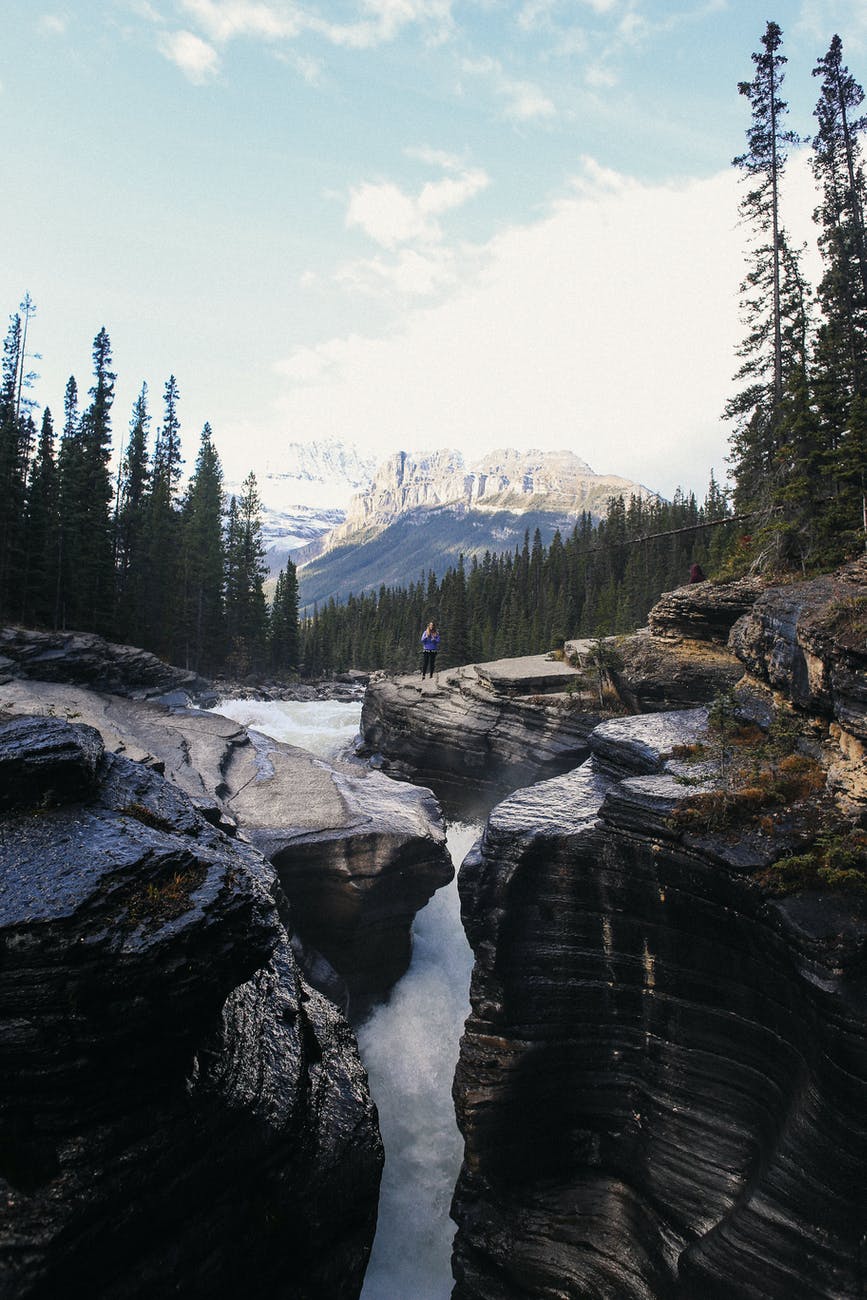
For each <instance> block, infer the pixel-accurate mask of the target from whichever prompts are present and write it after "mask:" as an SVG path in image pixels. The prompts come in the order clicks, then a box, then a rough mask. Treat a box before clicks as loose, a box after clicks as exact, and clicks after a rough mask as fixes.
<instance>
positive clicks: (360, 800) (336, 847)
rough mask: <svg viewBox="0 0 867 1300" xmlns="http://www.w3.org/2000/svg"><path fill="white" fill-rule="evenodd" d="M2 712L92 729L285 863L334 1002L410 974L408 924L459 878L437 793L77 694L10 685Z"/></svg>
mask: <svg viewBox="0 0 867 1300" xmlns="http://www.w3.org/2000/svg"><path fill="white" fill-rule="evenodd" d="M4 710H5V711H6V712H7V714H30V713H37V712H38V713H43V714H45V713H48V714H53V715H55V716H56V717H58V718H66V719H73V720H75V721H81V722H86V723H88V724H90V725H92V726H94V727H96V728H97V729H98V731H99V733H100V735H101V736H102V738H103V742H104V744H105V745H106V747H107V748H108V749H109V750H110V751H112V752H115V753H122V754H124V755H125V756H127V757H129V758H133V759H136V760H137V761H138V762H140V763H144V764H146V765H148V766H150V767H154V768H156V769H157V770H158V771H161V772H164V773H165V774H166V776H167V777H169V779H170V780H171V781H172V782H173V783H174V784H175V785H176V786H178V787H179V788H180V789H181V790H183V791H184V792H185V793H186V794H187V795H188V796H189V797H190V798H191V799H192V800H193V801H194V803H195V804H196V806H197V808H198V809H199V811H200V812H202V814H203V815H204V816H206V817H207V818H208V819H209V820H210V821H212V822H214V823H215V824H217V825H220V826H222V827H224V828H228V829H232V830H234V829H239V830H240V832H241V833H242V834H243V835H244V836H245V837H246V838H247V839H248V840H250V841H251V842H252V843H253V844H255V845H256V847H257V848H259V849H260V850H261V851H262V852H263V853H264V854H265V855H266V856H267V857H268V858H269V860H270V861H272V862H273V863H274V864H275V865H276V866H277V868H278V871H279V875H280V880H281V883H282V884H283V887H284V889H285V891H286V894H287V895H288V897H289V899H290V902H291V905H292V924H293V929H294V930H295V931H297V932H298V934H299V935H300V938H301V939H302V941H303V942H304V944H305V945H306V946H307V947H306V948H305V949H304V952H305V953H306V957H305V961H306V960H307V957H309V963H308V964H307V966H306V969H307V971H308V974H309V977H310V978H311V979H314V980H315V981H316V983H317V986H320V987H323V988H325V989H326V990H327V991H328V992H329V994H330V995H331V996H333V997H336V998H337V999H338V1000H341V1001H345V999H346V997H347V995H348V996H349V997H350V998H351V999H352V1003H353V1009H354V1010H355V1009H359V1008H361V1007H363V1006H364V1005H366V1004H367V1002H368V1001H369V1000H370V999H371V998H373V997H376V996H382V995H384V994H385V993H386V992H387V991H388V989H389V988H391V986H392V984H394V982H395V980H397V979H398V978H399V977H400V975H402V974H403V972H404V971H405V970H406V968H407V966H408V964H409V960H410V952H411V945H410V928H411V924H412V918H413V916H414V915H415V913H416V911H417V910H418V909H419V908H420V907H422V906H424V904H425V903H426V902H427V900H428V899H429V898H430V896H431V895H432V894H433V892H434V890H435V889H438V888H439V887H440V885H443V884H445V883H447V882H448V881H449V880H451V878H452V875H453V867H452V864H451V860H450V858H449V856H448V853H447V851H446V847H445V833H444V830H443V824H442V817H441V814H440V811H439V808H438V807H437V805H436V803H435V801H434V800H433V799H432V798H431V796H430V794H429V793H428V792H427V791H425V790H419V789H416V788H414V787H412V786H407V785H396V784H395V783H394V782H392V781H389V780H388V778H387V777H385V776H383V775H381V774H379V773H376V772H372V771H365V770H364V769H363V768H359V767H357V766H354V767H350V766H348V765H346V764H339V763H334V764H328V763H324V762H322V761H321V760H319V759H316V758H314V757H313V756H312V755H311V754H308V753H307V752H306V751H305V750H301V749H297V748H295V747H294V746H292V745H284V744H281V743H279V742H277V741H274V740H269V739H267V738H266V737H264V736H258V735H256V734H255V733H253V734H252V736H251V734H249V733H248V732H247V731H246V730H245V729H244V728H243V727H240V726H239V725H238V724H237V723H235V722H232V721H230V720H229V719H228V718H223V717H221V716H220V715H219V714H213V713H201V712H198V711H196V710H190V709H181V710H175V711H170V710H169V709H167V708H166V707H165V706H161V705H159V704H157V703H152V702H148V701H144V702H143V701H139V700H132V699H125V698H121V697H118V696H113V695H106V694H100V693H97V692H91V691H87V690H85V689H83V688H81V687H77V686H65V685H61V684H55V683H50V682H34V681H29V680H15V681H10V682H8V683H7V684H6V685H5V686H2V687H0V712H2V711H4ZM307 949H312V951H309V952H307ZM299 951H301V950H300V949H299ZM317 953H321V954H322V955H324V957H325V958H326V960H327V963H329V964H330V966H331V967H333V968H334V970H336V972H337V974H338V975H339V977H340V981H342V984H341V983H340V981H337V982H335V981H334V979H333V972H329V970H328V968H327V967H323V966H322V964H321V963H320V962H319V961H318V958H317Z"/></svg>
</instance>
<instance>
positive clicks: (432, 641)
mask: <svg viewBox="0 0 867 1300" xmlns="http://www.w3.org/2000/svg"><path fill="white" fill-rule="evenodd" d="M421 648H422V651H423V654H422V657H421V679H422V681H424V679H425V674H426V673H427V672H428V670H429V671H430V675H431V678H433V675H434V665H435V664H436V661H437V651H438V650H439V648H440V634H439V632H438V631H437V625H436V623H435V622H434V621H433V619H431V621H430V622H429V623H428V625H427V627H426V628H425V630H424V631H423V632H422V634H421Z"/></svg>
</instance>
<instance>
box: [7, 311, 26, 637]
mask: <svg viewBox="0 0 867 1300" xmlns="http://www.w3.org/2000/svg"><path fill="white" fill-rule="evenodd" d="M21 352H22V347H21V317H20V316H19V315H18V314H17V313H16V314H15V315H14V316H11V317H10V324H9V330H8V332H7V334H6V339H5V342H4V345H3V362H2V371H0V616H2V617H7V618H8V617H10V616H15V615H17V613H18V611H19V608H20V601H21V573H22V567H23V558H24V557H23V544H24V530H23V521H24V498H25V490H26V483H27V462H28V452H29V440H30V436H31V432H30V428H31V426H30V424H29V423H28V422H27V421H26V420H23V419H22V418H21V417H20V413H19V391H20V390H19V367H20V365H21Z"/></svg>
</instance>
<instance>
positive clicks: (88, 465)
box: [75, 326, 116, 632]
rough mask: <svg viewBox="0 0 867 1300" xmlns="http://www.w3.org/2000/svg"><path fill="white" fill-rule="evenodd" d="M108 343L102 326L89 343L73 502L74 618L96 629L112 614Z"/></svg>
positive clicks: (104, 627) (111, 377)
mask: <svg viewBox="0 0 867 1300" xmlns="http://www.w3.org/2000/svg"><path fill="white" fill-rule="evenodd" d="M111 360H112V359H111V343H110V341H109V337H108V332H107V330H106V329H105V326H103V328H102V329H101V330H100V331H99V333H98V334H97V336H96V338H95V339H94V341H93V372H94V383H93V387H92V388H91V389H90V398H91V401H90V405H89V406H88V408H87V410H86V411H85V412H84V415H83V416H82V419H81V426H80V434H79V440H80V448H81V453H82V466H81V468H82V482H81V487H82V492H81V496H80V497H79V499H78V501H77V502H76V507H75V508H76V509H77V511H78V515H79V519H80V531H79V535H78V554H77V558H76V565H77V573H76V578H77V581H76V587H75V590H76V596H77V599H76V622H77V623H78V624H80V625H81V626H82V627H86V628H89V629H92V630H95V631H98V632H108V631H109V630H110V624H111V619H112V616H113V612H114V550H113V546H112V521H111V511H110V507H111V500H112V487H111V477H110V475H109V469H108V465H109V461H110V459H111V408H112V405H113V403H114V385H115V379H116V375H115V374H114V372H113V371H112V370H111Z"/></svg>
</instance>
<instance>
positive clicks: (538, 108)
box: [461, 55, 557, 122]
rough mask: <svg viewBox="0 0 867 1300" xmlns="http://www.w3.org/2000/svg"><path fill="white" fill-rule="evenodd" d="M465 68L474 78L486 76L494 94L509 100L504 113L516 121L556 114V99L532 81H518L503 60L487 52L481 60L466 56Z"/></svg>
mask: <svg viewBox="0 0 867 1300" xmlns="http://www.w3.org/2000/svg"><path fill="white" fill-rule="evenodd" d="M461 67H462V70H463V71H464V72H465V73H468V74H469V75H470V76H473V77H486V78H488V80H489V81H490V84H491V87H492V89H493V91H494V93H495V94H496V95H497V96H499V98H501V99H503V100H504V101H505V105H504V108H503V113H504V115H505V117H507V118H509V119H510V120H511V121H515V122H529V121H532V120H533V119H536V118H551V117H554V116H556V113H557V108H556V106H555V104H554V102H553V100H552V99H550V98H549V96H548V95H546V94H545V92H544V91H543V90H541V89H540V88H539V87H538V86H536V85H534V84H533V82H531V81H517V80H515V79H513V78H512V77H510V76H508V74H507V73H506V71H505V69H504V68H503V65H502V63H500V61H499V59H493V58H491V57H490V56H489V55H485V56H484V57H483V58H481V59H464V61H463V63H462V64H461Z"/></svg>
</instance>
